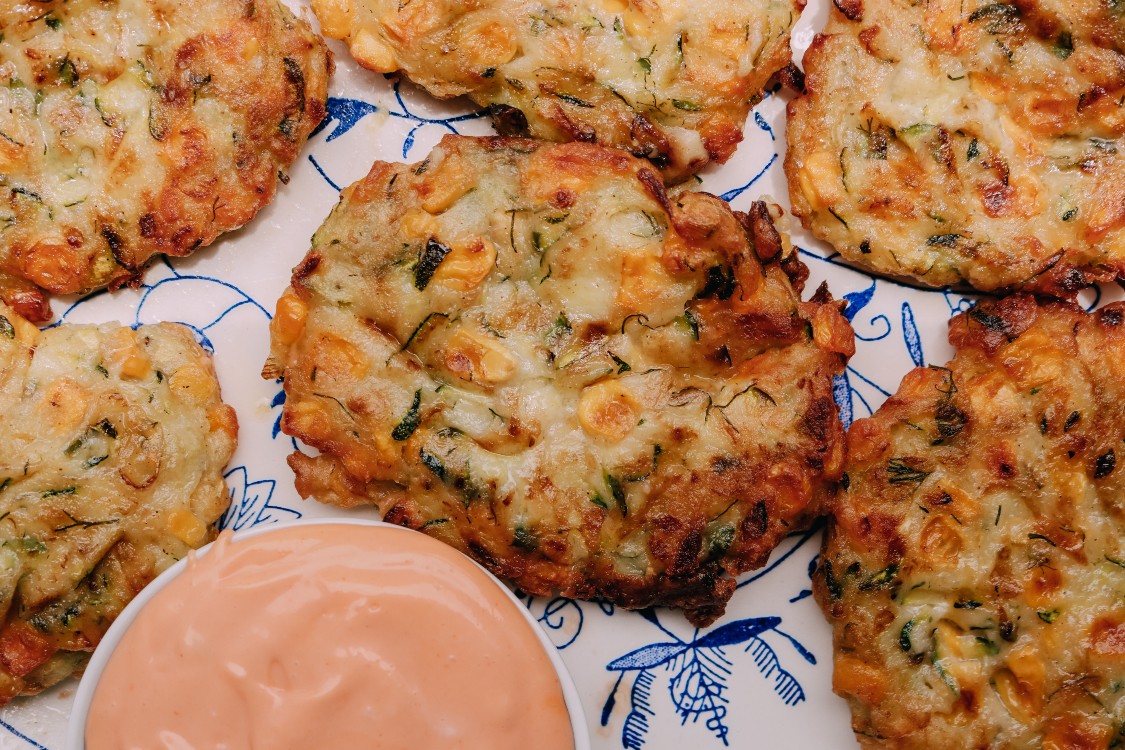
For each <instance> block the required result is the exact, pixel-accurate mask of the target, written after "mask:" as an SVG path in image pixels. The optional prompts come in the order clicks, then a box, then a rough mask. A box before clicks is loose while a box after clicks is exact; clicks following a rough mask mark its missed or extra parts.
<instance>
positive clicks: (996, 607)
mask: <svg viewBox="0 0 1125 750" xmlns="http://www.w3.org/2000/svg"><path fill="white" fill-rule="evenodd" d="M949 338H950V341H951V342H952V344H953V345H954V347H956V349H957V354H956V356H955V357H954V359H953V361H952V362H950V363H949V364H948V366H947V367H929V368H919V369H916V370H914V371H912V372H910V373H909V374H908V375H907V376H906V378H905V379H904V380H903V383H902V386H901V387H900V389H899V391H898V393H897V394H895V395H894V396H892V397H891V398H890V399H889V400H888V401H887V402H886V403H885V404H884V405H883V407H882V408H880V409H879V410H878V412H877V413H876V414H875V415H874V416H873V417H871V418H870V419H864V420H860V421H857V422H856V423H855V424H853V425H852V427H851V430H850V432H849V435H848V447H849V457H848V461H847V470H846V474H845V476H846V480H845V481H844V482H843V487H844V488H846V489H844V490H843V491H841V493H840V494H839V495H838V497H837V500H836V504H835V507H834V515H835V521H834V523H833V524H832V526H831V528H830V531H829V535H828V538H827V541H826V544H825V549H824V552H823V555H822V562H821V565H820V567H819V569H818V571H817V574H816V576H815V583H814V591H815V593H816V596H817V599H818V601H819V602H820V603H821V605H822V606H823V607H824V610H825V612H826V613H827V614H828V617H829V619H830V621H831V622H832V626H833V633H834V641H835V647H836V665H835V673H834V677H833V683H834V688H835V690H836V692H838V693H840V694H841V695H843V696H844V697H846V698H847V699H848V702H849V703H850V705H851V709H852V716H853V726H854V728H855V731H856V734H857V737H858V739H859V741H860V743H861V744H862V745H864V746H865V747H870V748H877V747H878V748H953V747H959V748H1053V749H1055V750H1063V749H1064V748H1065V749H1068V750H1095V749H1104V748H1107V747H1115V746H1116V745H1117V744H1119V742H1120V731H1121V727H1122V724H1123V721H1125V694H1123V693H1122V686H1123V685H1125V465H1123V460H1125V443H1123V442H1122V440H1123V438H1125V303H1114V304H1112V305H1109V306H1107V307H1105V308H1103V309H1101V310H1099V311H1097V312H1095V313H1092V314H1088V313H1086V312H1085V311H1083V310H1081V309H1080V308H1078V307H1075V306H1072V305H1068V304H1062V303H1050V304H1044V305H1042V306H1040V305H1037V304H1036V302H1035V300H1034V299H1033V298H1032V297H1030V296H1026V295H1019V296H1015V297H1009V298H1007V299H1004V300H1002V301H999V302H991V303H988V304H982V305H980V306H978V307H976V308H974V309H973V310H971V311H970V312H968V313H964V314H961V315H959V316H958V317H956V318H954V319H953V321H952V322H951V324H950V335H949Z"/></svg>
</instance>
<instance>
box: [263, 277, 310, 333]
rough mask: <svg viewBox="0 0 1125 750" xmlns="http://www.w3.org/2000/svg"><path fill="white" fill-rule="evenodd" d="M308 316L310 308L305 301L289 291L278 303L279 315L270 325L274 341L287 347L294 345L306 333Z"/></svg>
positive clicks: (275, 316)
mask: <svg viewBox="0 0 1125 750" xmlns="http://www.w3.org/2000/svg"><path fill="white" fill-rule="evenodd" d="M308 315H309V307H308V305H306V304H305V302H304V300H302V299H301V298H300V297H298V296H297V295H296V294H294V293H293V290H292V289H287V290H286V291H285V294H283V295H281V299H279V300H278V301H277V314H276V315H274V316H273V321H272V322H271V324H270V328H271V329H272V333H273V337H274V339H275V340H276V341H278V342H280V343H281V344H283V345H285V346H289V345H290V344H292V343H293V342H294V341H296V340H297V339H298V338H300V336H301V334H302V333H303V332H304V330H305V320H306V319H307V318H308Z"/></svg>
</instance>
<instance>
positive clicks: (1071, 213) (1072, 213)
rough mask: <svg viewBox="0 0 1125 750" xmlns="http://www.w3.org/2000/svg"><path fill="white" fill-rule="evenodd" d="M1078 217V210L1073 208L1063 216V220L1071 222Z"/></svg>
mask: <svg viewBox="0 0 1125 750" xmlns="http://www.w3.org/2000/svg"><path fill="white" fill-rule="evenodd" d="M1077 215H1078V209H1077V208H1072V209H1070V210H1069V211H1067V212H1066V213H1064V214H1063V215H1062V220H1063V221H1070V220H1071V219H1073V218H1074V217H1075V216H1077Z"/></svg>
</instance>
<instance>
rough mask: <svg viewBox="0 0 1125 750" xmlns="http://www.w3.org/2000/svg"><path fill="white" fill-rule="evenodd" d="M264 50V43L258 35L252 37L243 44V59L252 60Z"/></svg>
mask: <svg viewBox="0 0 1125 750" xmlns="http://www.w3.org/2000/svg"><path fill="white" fill-rule="evenodd" d="M261 51H262V44H261V42H259V41H258V37H251V38H250V39H248V40H247V41H246V43H245V44H244V45H242V59H243V60H245V61H246V62H250V61H251V60H253V59H254V58H255V57H257V56H258V53H259V52H261Z"/></svg>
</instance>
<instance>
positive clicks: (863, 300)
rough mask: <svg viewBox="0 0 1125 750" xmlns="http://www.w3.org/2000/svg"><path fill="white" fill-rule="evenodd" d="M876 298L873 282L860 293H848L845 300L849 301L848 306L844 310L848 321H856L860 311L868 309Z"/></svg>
mask: <svg viewBox="0 0 1125 750" xmlns="http://www.w3.org/2000/svg"><path fill="white" fill-rule="evenodd" d="M874 296H875V282H874V281H872V282H871V286H869V287H867V288H866V289H860V290H859V291H858V292H848V293H847V294H845V295H844V299H846V300H847V301H848V306H847V307H846V308H844V317H845V318H847V319H848V321H849V322H850V321H852V320H855V316H856V315H857V314H858V313H859V311H860V310H862V309H863V308H865V307H867V306H868V305H869V304H870V303H871V300H872V298H874Z"/></svg>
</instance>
